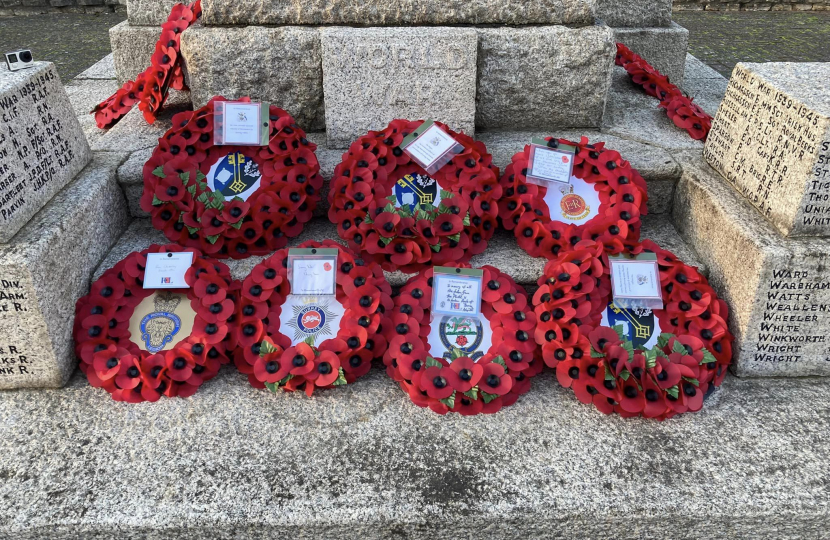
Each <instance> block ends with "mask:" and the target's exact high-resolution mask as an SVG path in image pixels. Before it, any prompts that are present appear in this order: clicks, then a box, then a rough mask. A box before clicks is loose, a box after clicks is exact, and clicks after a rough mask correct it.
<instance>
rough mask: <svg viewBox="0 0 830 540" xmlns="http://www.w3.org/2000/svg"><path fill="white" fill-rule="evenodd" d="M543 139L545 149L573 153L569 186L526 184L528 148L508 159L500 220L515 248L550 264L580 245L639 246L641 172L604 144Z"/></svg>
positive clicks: (643, 211)
mask: <svg viewBox="0 0 830 540" xmlns="http://www.w3.org/2000/svg"><path fill="white" fill-rule="evenodd" d="M545 140H546V141H547V144H548V146H549V147H550V148H558V147H559V146H560V145H568V146H573V147H575V148H576V153H575V155H574V163H573V175H572V177H571V182H570V183H569V184H565V183H561V184H560V183H557V182H548V183H547V185H545V186H541V185H537V184H534V183H531V182H528V180H527V174H528V172H529V171H528V168H529V166H530V165H529V162H530V150H531V147H530V146H529V145H528V146H526V147H525V148H524V150H523V151H521V152H518V153H517V154H515V155H514V156H513V159H512V162H511V163H510V164H509V165H508V166H507V168H506V169H505V170H504V174H503V175H502V177H501V180H500V183H501V186H502V188H503V190H504V196H503V198H502V200H501V201H499V218H500V220H501V223H502V225H503V226H504V228H505V229H507V230H509V231H513V233H514V234H515V236H516V239H517V240H518V243H519V246H521V248H522V249H524V250H525V251H526V252H527V253H528V254H530V255H531V256H533V257H544V258H547V259H554V258H556V257H557V255H558V254H559V253H560V252H561V251H563V250H567V249H568V248H570V247H571V246H573V245H574V244H576V243H577V242H579V241H581V240H586V239H588V240H597V241H599V242H601V243H603V244H605V245H606V247H607V249H609V250H612V251H613V250H620V249H622V247H623V244H624V243H631V242H636V241H638V240H639V239H640V217H641V216H643V215H645V214H646V202H647V201H648V194H647V189H646V182H645V180H644V179H643V177H642V176H640V173H638V172H637V171H636V170H635V169H634V168H633V167H631V164H630V163H629V162H628V161H625V160H624V159H623V158H622V156H621V155H620V153H619V152H617V151H615V150H610V149H607V148H605V143H602V142H597V143H594V144H589V143H588V139H587V138H586V137H582V138H581V139H580V141H579V142H572V141H568V140H566V139H556V138H553V137H546V138H545Z"/></svg>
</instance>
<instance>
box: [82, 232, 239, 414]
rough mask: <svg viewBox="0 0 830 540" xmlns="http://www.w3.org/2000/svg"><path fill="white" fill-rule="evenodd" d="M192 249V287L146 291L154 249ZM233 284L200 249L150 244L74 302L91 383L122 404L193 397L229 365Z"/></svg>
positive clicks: (188, 276) (189, 280)
mask: <svg viewBox="0 0 830 540" xmlns="http://www.w3.org/2000/svg"><path fill="white" fill-rule="evenodd" d="M179 252H192V253H193V265H192V266H191V268H190V269H188V271H187V273H186V274H185V281H186V283H187V284H188V285H189V287H190V288H188V289H167V290H162V289H145V288H144V281H143V280H144V274H145V267H146V264H147V254H148V253H179ZM235 296H236V291H235V286H234V285H233V281H232V280H231V275H230V271H229V270H228V267H227V266H225V265H224V264H222V263H220V262H218V261H214V260H212V259H209V258H207V257H205V256H203V255H202V254H201V253H199V251H197V250H195V249H188V248H182V247H181V246H177V245H172V244H171V245H166V246H159V245H152V246H150V247H149V248H147V249H145V250H144V251H141V252H134V253H131V254H129V255H128V256H127V257H126V258H125V259H123V260H122V261H120V262H119V263H118V264H116V265H115V266H114V267H113V268H110V269H109V270H107V271H106V272H104V274H103V275H102V276H101V277H100V278H99V279H98V280H97V281H95V283H93V284H92V288H91V290H90V293H89V294H88V295H87V296H84V297H83V298H81V299H79V300H78V302H77V304H76V306H75V325H74V329H73V334H74V337H75V352H76V354H77V356H78V358H80V360H81V371H83V372H84V373H85V374H86V376H87V379H89V382H90V384H91V385H92V386H94V387H96V388H104V389H105V390H106V391H107V392H109V393H110V394H112V397H113V399H115V400H116V401H127V402H131V403H138V402H141V401H157V400H158V399H159V398H160V397H161V396H162V395H164V396H167V397H174V396H179V397H188V396H191V395H193V393H194V392H196V390H197V389H198V388H199V386H201V385H202V383H204V382H205V381H208V380H210V379H212V378H213V377H214V376H215V375H216V374H217V373H218V371H219V367H220V365H221V364H226V363H228V362H229V357H228V354H227V353H228V351H230V350H232V349H233V348H234V347H235V342H234V341H233V336H231V335H230V334H229V327H228V324H229V323H230V322H232V317H233V314H234V310H235Z"/></svg>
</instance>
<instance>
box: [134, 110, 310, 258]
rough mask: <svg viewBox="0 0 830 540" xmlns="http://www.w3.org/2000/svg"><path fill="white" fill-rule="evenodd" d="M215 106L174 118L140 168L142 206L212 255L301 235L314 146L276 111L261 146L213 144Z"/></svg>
mask: <svg viewBox="0 0 830 540" xmlns="http://www.w3.org/2000/svg"><path fill="white" fill-rule="evenodd" d="M216 101H225V98H221V97H216V98H213V99H212V100H210V102H209V103H208V104H207V105H205V106H204V107H202V108H201V109H198V110H197V111H193V112H183V113H179V114H177V115H176V116H174V117H173V128H172V129H171V130H170V131H168V132H167V133H165V135H164V137H162V138H161V139H159V145H158V147H157V148H156V150H155V151H154V152H153V155H152V156H151V157H150V160H149V161H147V163H146V164H145V165H144V193H143V194H142V197H141V208H142V209H144V210H145V211H147V212H149V213H150V215H151V216H152V219H153V226H154V227H155V228H157V229H159V230H161V231H163V232H164V234H165V236H167V238H168V239H170V240H172V241H174V242H177V243H179V244H181V245H183V246H188V247H194V248H198V249H200V250H201V251H203V252H205V253H207V254H209V255H211V256H214V257H218V258H226V257H231V258H234V259H240V258H245V257H248V256H250V255H265V254H268V253H271V252H272V251H274V250H276V249H280V248H282V247H284V246H285V245H286V244H287V243H288V239H289V238H292V237H295V236H297V235H298V234H300V232H301V231H302V229H303V225H304V224H305V223H307V222H308V221H309V220H310V219H311V217H312V212H313V211H314V209H315V208H316V207H317V202H318V201H319V199H320V193H319V190H320V188H321V187H322V185H323V180H322V178H321V177H320V175H319V171H320V165H319V164H318V162H317V157H316V155H315V154H314V152H315V150H316V149H317V145H315V144H314V143H311V142H309V141H308V139H306V137H305V133H304V132H303V130H301V129H300V128H299V127H297V125H296V124H295V123H294V119H293V118H292V117H291V116H290V115H289V114H288V113H287V112H285V111H284V110H282V109H280V108H277V107H275V106H271V109H270V120H269V122H270V130H271V131H270V139H269V143H268V146H232V145H231V146H217V145H214V144H213V130H214V128H215V126H214V121H215V118H214V112H213V104H214V102H216ZM240 101H250V100H249V99H248V98H243V99H242V100H240Z"/></svg>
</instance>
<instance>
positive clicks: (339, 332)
mask: <svg viewBox="0 0 830 540" xmlns="http://www.w3.org/2000/svg"><path fill="white" fill-rule="evenodd" d="M300 247H301V248H320V247H322V248H336V249H337V250H338V258H337V266H338V267H337V268H336V269H334V271H335V272H336V273H337V276H336V279H337V286H336V290H337V293H336V295H335V297H314V298H312V297H302V296H296V295H292V294H291V285H290V284H289V280H288V268H287V267H288V250H287V249H284V250H281V251H277V252H276V253H274V254H273V255H272V256H270V257H268V258H267V259H265V260H264V261H262V262H261V263H260V264H258V265H257V266H255V267H254V269H253V271H252V272H251V274H250V275H249V276H248V277H247V278H245V280H244V282H243V283H242V292H241V299H240V302H239V306H238V310H237V311H238V325H237V327H236V329H235V334H236V337H237V340H238V344H239V347H240V349H241V350H240V351H239V353H238V354H237V355H236V356H235V358H234V361H235V363H236V367H237V368H238V369H239V371H241V372H242V373H245V374H246V375H247V376H248V380H249V381H250V382H251V385H253V386H254V387H256V388H266V387H267V388H268V389H269V390H271V391H274V392H276V391H277V390H278V389H279V388H282V389H284V390H288V391H294V390H303V391H305V393H306V394H308V395H309V396H310V395H312V392H314V389H315V388H329V387H333V386H339V385H342V384H349V383H352V382H354V381H355V380H356V379H357V378H358V377H361V376H363V375H365V374H366V373H367V372H368V371H369V369H370V368H371V366H372V360H373V359H374V358H380V357H381V356H382V355H383V353H384V352H385V351H386V339H385V338H384V336H383V333H382V332H383V330H384V329H385V328H386V327H387V326H389V324H388V322H387V315H386V314H387V313H388V312H389V311H390V310H391V309H392V296H391V295H392V288H391V286H390V285H389V283H388V282H387V281H386V278H384V276H383V270H381V268H380V266H378V265H376V264H374V263H364V261H363V260H361V259H359V258H357V257H355V255H354V254H353V253H352V252H351V251H350V250H348V249H346V248H344V247H343V246H341V245H340V244H338V243H336V242H334V241H331V240H325V241H324V242H322V243H319V242H314V241H309V242H305V243H304V244H302V245H300Z"/></svg>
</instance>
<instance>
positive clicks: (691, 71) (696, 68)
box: [683, 53, 725, 80]
mask: <svg viewBox="0 0 830 540" xmlns="http://www.w3.org/2000/svg"><path fill="white" fill-rule="evenodd" d="M683 78H684V80H689V79H725V77H724V76H723V75H721V74H720V73H718V72H717V71H715V70H714V69H712V68H711V67H709V66H708V65H706V64H704V63H703V62H701V61H700V60H699V59H698V58H697V57H696V56H694V55H692V54H689V53H686V69H685V70H684V71H683Z"/></svg>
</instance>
